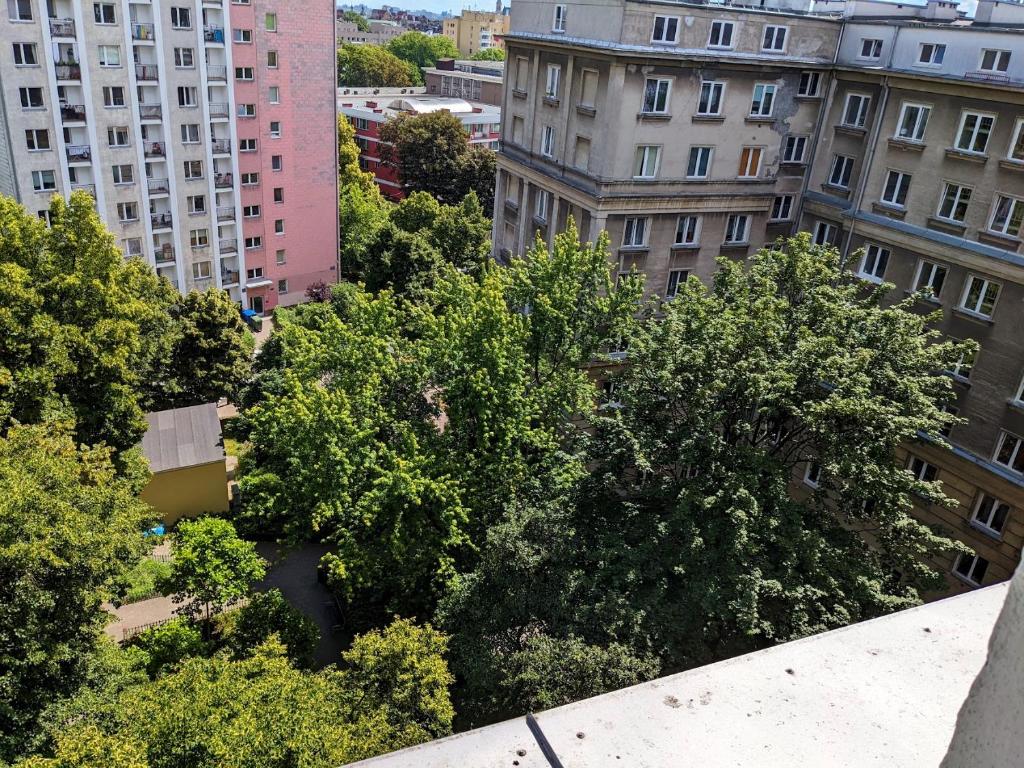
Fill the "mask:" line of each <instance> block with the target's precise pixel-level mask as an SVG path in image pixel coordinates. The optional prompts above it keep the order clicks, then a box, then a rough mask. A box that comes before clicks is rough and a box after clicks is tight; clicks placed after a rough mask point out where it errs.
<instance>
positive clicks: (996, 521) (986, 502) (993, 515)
mask: <svg viewBox="0 0 1024 768" xmlns="http://www.w3.org/2000/svg"><path fill="white" fill-rule="evenodd" d="M1009 515H1010V505H1009V504H1007V503H1006V502H1005V501H999V499H994V498H992V497H991V496H989V495H988V494H985V493H983V494H981V496H979V497H978V503H977V504H975V505H974V515H973V516H972V518H971V522H972V523H974V524H975V525H977V526H979V527H980V528H982V529H983V530H986V531H989V532H990V533H994V534H996V535H998V534H1001V533H1002V532H1003V528H1004V527H1005V526H1006V518H1007V517H1009Z"/></svg>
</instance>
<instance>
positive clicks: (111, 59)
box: [96, 45, 123, 69]
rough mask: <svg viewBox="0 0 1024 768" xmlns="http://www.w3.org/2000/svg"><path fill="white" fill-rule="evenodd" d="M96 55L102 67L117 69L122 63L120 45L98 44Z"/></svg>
mask: <svg viewBox="0 0 1024 768" xmlns="http://www.w3.org/2000/svg"><path fill="white" fill-rule="evenodd" d="M96 55H97V57H98V61H99V63H100V66H101V67H103V68H104V69H119V68H120V67H121V66H123V65H122V59H121V46H119V45H100V46H97V54H96Z"/></svg>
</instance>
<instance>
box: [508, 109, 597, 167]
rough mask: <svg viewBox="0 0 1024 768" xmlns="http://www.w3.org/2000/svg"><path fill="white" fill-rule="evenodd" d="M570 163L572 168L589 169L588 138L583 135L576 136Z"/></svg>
mask: <svg viewBox="0 0 1024 768" xmlns="http://www.w3.org/2000/svg"><path fill="white" fill-rule="evenodd" d="M513 119H514V118H513ZM572 164H573V167H574V168H579V169H580V170H581V171H586V170H589V168H590V139H588V138H585V137H583V136H577V137H576V146H575V147H574V148H573V153H572Z"/></svg>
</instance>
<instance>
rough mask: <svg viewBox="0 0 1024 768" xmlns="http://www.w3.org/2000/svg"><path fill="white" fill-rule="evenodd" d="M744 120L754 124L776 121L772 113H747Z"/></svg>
mask: <svg viewBox="0 0 1024 768" xmlns="http://www.w3.org/2000/svg"><path fill="white" fill-rule="evenodd" d="M743 122H745V123H750V124H752V125H767V124H769V123H774V122H775V117H774V116H772V115H747V116H746V117H744V118H743Z"/></svg>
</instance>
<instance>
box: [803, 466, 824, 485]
mask: <svg viewBox="0 0 1024 768" xmlns="http://www.w3.org/2000/svg"><path fill="white" fill-rule="evenodd" d="M820 482H821V465H820V464H818V462H816V461H809V462H807V468H806V469H805V470H804V485H808V486H810V487H811V488H817V487H818V483H820Z"/></svg>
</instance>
